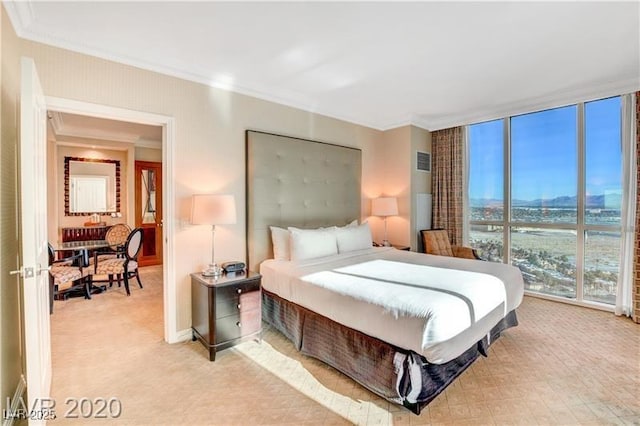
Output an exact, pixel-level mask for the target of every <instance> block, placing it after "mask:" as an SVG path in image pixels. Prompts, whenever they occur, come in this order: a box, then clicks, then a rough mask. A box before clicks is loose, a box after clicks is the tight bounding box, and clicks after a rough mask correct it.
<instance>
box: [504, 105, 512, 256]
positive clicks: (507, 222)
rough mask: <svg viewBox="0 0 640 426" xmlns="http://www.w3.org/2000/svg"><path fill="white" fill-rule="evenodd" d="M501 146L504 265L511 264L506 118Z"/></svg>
mask: <svg viewBox="0 0 640 426" xmlns="http://www.w3.org/2000/svg"><path fill="white" fill-rule="evenodd" d="M503 130H504V131H503V136H502V140H503V145H504V151H503V154H502V158H503V162H504V171H503V180H502V181H503V185H504V195H503V199H504V201H503V204H502V205H503V212H502V220H503V226H502V247H503V252H502V261H503V262H504V263H507V264H510V263H511V118H510V117H506V118H504V120H503Z"/></svg>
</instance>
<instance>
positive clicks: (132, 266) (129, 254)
mask: <svg viewBox="0 0 640 426" xmlns="http://www.w3.org/2000/svg"><path fill="white" fill-rule="evenodd" d="M142 235H143V234H142V228H136V229H134V230H133V231H131V233H130V234H129V236H128V238H127V241H126V242H125V245H124V250H123V252H122V254H123V257H113V258H101V257H100V256H99V257H98V260H97V262H96V264H95V268H94V269H93V270H92V271H91V272H92V273H93V274H94V275H106V276H108V277H109V286H112V285H113V280H114V277H120V276H122V278H123V279H124V288H125V290H126V291H127V296H130V295H131V291H130V289H129V279H131V278H133V277H135V278H136V279H137V280H138V285H139V286H140V288H143V287H142V282H141V281H140V276H139V275H138V256H139V254H140V250H141V249H142ZM119 283H120V279H119V278H118V284H119Z"/></svg>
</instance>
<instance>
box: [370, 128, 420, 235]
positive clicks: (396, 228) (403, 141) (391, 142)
mask: <svg viewBox="0 0 640 426" xmlns="http://www.w3.org/2000/svg"><path fill="white" fill-rule="evenodd" d="M410 136H411V127H410V126H404V127H398V128H396V129H392V130H388V131H386V132H384V134H383V136H382V143H380V144H378V146H377V149H376V158H377V161H376V173H377V175H378V176H379V183H378V187H377V189H378V193H377V194H372V197H371V198H376V197H379V196H389V197H397V199H398V213H399V215H398V216H391V217H389V218H387V239H388V240H389V242H390V243H391V244H399V245H408V244H409V242H410V241H409V227H410V223H409V219H410V212H411V158H410V157H409V152H410V150H411V139H410ZM367 204H368V206H367V207H368V208H369V210H368V212H369V214H371V201H370V200H369V201H368V203H367ZM369 222H370V223H371V227H372V232H373V239H374V241H377V242H382V240H383V238H384V225H383V224H384V222H383V219H382V218H379V217H375V216H371V217H370V218H369Z"/></svg>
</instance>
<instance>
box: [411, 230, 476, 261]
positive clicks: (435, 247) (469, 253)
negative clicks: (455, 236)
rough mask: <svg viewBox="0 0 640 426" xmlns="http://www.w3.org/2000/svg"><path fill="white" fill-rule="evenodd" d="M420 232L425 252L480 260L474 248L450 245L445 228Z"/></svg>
mask: <svg viewBox="0 0 640 426" xmlns="http://www.w3.org/2000/svg"><path fill="white" fill-rule="evenodd" d="M420 234H421V235H422V245H423V247H424V252H425V253H427V254H435V255H439V256H451V257H462V258H465V259H478V260H480V256H478V253H477V252H476V250H475V249H472V248H471V247H464V246H454V245H451V242H450V241H449V234H448V233H447V231H446V230H445V229H423V230H422V231H420Z"/></svg>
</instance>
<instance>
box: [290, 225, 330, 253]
mask: <svg viewBox="0 0 640 426" xmlns="http://www.w3.org/2000/svg"><path fill="white" fill-rule="evenodd" d="M289 238H290V239H289V250H290V254H291V260H305V259H313V258H316V257H324V256H331V255H332V254H338V244H337V243H336V234H335V228H333V227H332V228H324V229H298V228H292V227H290V228H289Z"/></svg>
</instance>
